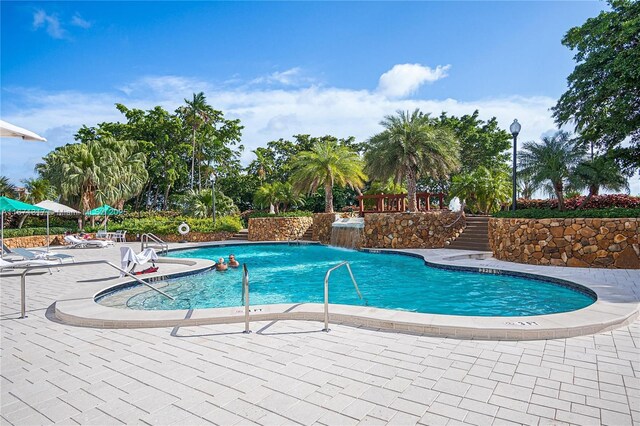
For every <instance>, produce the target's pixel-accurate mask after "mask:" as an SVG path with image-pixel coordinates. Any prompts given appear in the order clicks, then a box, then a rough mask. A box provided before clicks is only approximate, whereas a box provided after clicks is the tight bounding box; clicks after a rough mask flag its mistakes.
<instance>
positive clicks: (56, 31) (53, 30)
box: [33, 9, 66, 39]
mask: <svg viewBox="0 0 640 426" xmlns="http://www.w3.org/2000/svg"><path fill="white" fill-rule="evenodd" d="M41 27H46V31H47V34H49V35H50V36H51V37H53V38H58V39H61V38H65V37H66V31H65V30H64V28H62V25H61V24H60V20H59V19H58V17H57V16H56V15H47V12H45V11H44V10H42V9H40V10H37V11H36V12H35V13H34V14H33V28H34V29H39V28H41Z"/></svg>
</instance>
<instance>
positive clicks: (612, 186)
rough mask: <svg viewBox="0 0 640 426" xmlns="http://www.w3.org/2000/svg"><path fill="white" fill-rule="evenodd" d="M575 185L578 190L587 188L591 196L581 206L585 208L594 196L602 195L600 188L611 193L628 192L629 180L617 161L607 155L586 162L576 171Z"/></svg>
mask: <svg viewBox="0 0 640 426" xmlns="http://www.w3.org/2000/svg"><path fill="white" fill-rule="evenodd" d="M575 185H576V187H577V188H580V189H583V188H587V189H588V190H589V194H588V195H587V198H585V199H584V201H583V202H582V204H581V207H582V206H585V205H587V204H588V203H589V201H590V200H591V198H592V197H593V196H594V195H598V194H599V193H600V188H602V189H606V190H609V191H622V190H628V189H629V184H628V182H627V178H626V177H625V176H624V174H622V171H621V170H620V167H618V165H617V164H616V162H615V160H614V159H613V158H611V157H608V156H606V155H601V156H598V157H592V158H591V159H590V160H584V161H582V162H581V163H580V164H578V166H577V167H576V169H575Z"/></svg>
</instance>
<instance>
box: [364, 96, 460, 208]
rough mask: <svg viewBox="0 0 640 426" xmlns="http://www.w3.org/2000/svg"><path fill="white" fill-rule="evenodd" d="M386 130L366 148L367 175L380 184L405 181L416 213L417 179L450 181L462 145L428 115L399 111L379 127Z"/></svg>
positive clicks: (388, 117) (374, 137)
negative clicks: (391, 180)
mask: <svg viewBox="0 0 640 426" xmlns="http://www.w3.org/2000/svg"><path fill="white" fill-rule="evenodd" d="M380 124H381V125H382V126H383V127H384V128H385V130H384V131H382V132H381V133H378V134H377V135H375V136H373V137H371V138H370V139H369V142H368V145H367V146H366V148H365V161H366V164H367V172H368V174H369V175H370V176H371V177H373V178H375V179H378V180H382V181H385V180H387V179H389V178H394V180H395V181H396V182H398V183H400V182H402V181H403V180H404V179H406V183H407V192H408V195H407V197H408V201H409V203H408V208H409V211H412V212H413V211H416V192H417V185H416V182H417V179H418V178H419V177H420V176H421V175H423V176H430V177H433V178H445V177H448V176H449V175H450V174H451V173H452V172H453V171H455V170H456V169H457V168H458V167H459V165H460V161H459V144H458V141H457V139H456V138H455V136H454V134H453V133H452V131H451V130H449V129H448V128H446V127H442V126H436V125H435V124H434V120H432V119H430V118H429V115H428V114H423V113H422V112H420V110H418V109H416V110H415V111H413V113H411V114H409V113H408V112H404V111H398V113H397V115H395V116H393V115H389V116H386V117H385V118H384V120H382V122H381V123H380Z"/></svg>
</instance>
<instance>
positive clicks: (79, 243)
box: [64, 235, 114, 248]
mask: <svg viewBox="0 0 640 426" xmlns="http://www.w3.org/2000/svg"><path fill="white" fill-rule="evenodd" d="M64 240H65V241H66V242H67V243H68V244H69V245H70V246H71V248H85V247H100V248H105V247H107V246H112V245H114V243H113V241H105V240H83V239H82V238H78V237H75V236H73V235H65V236H64Z"/></svg>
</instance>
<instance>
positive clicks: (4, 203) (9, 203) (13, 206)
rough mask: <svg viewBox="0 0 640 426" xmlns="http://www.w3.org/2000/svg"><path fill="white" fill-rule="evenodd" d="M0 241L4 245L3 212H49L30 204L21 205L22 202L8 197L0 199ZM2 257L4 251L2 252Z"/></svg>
mask: <svg viewBox="0 0 640 426" xmlns="http://www.w3.org/2000/svg"><path fill="white" fill-rule="evenodd" d="M0 212H1V214H0V239H1V240H2V244H3V245H4V212H11V213H36V212H38V213H39V212H49V210H47V209H43V208H42V207H38V206H32V205H31V204H27V203H23V202H22V201H18V200H14V199H12V198H8V197H0ZM2 255H4V249H3V250H2Z"/></svg>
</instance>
